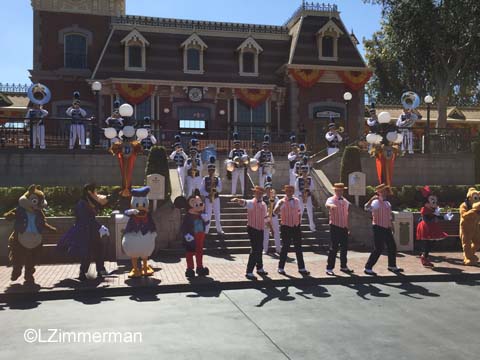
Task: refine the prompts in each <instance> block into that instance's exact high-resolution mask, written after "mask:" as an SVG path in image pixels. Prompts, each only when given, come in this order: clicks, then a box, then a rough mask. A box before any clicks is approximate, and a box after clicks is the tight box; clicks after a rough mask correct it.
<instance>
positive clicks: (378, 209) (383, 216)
mask: <svg viewBox="0 0 480 360" xmlns="http://www.w3.org/2000/svg"><path fill="white" fill-rule="evenodd" d="M366 209H367V210H369V211H371V212H372V224H373V225H378V226H380V227H383V228H386V229H389V228H391V227H392V205H390V203H389V202H388V201H386V200H382V199H380V198H378V199H375V200H373V201H372V204H371V205H370V208H366Z"/></svg>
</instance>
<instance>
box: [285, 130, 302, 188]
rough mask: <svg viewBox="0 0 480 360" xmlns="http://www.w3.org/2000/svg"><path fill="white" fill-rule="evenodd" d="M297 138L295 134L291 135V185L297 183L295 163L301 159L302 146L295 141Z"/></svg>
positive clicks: (289, 161)
mask: <svg viewBox="0 0 480 360" xmlns="http://www.w3.org/2000/svg"><path fill="white" fill-rule="evenodd" d="M295 140H296V137H295V135H292V136H290V148H291V150H292V151H290V152H289V153H288V156H287V158H288V163H289V165H290V170H289V175H290V182H289V183H290V185H295V181H296V180H297V173H296V169H295V164H296V163H297V162H298V161H299V160H300V159H301V155H300V148H299V147H298V144H297V143H296V142H295Z"/></svg>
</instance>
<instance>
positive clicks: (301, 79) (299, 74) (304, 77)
mask: <svg viewBox="0 0 480 360" xmlns="http://www.w3.org/2000/svg"><path fill="white" fill-rule="evenodd" d="M288 73H289V74H290V75H292V77H293V78H294V79H295V81H296V82H297V83H298V85H300V86H301V87H303V88H311V87H312V86H313V85H315V84H316V83H317V82H318V80H319V79H320V78H321V77H322V75H323V74H324V73H325V70H313V69H288Z"/></svg>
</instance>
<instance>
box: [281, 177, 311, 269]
mask: <svg viewBox="0 0 480 360" xmlns="http://www.w3.org/2000/svg"><path fill="white" fill-rule="evenodd" d="M283 190H284V191H285V194H286V196H285V197H284V198H283V199H281V200H280V201H279V202H278V203H277V206H275V209H274V210H273V212H274V213H275V214H277V215H278V214H280V219H281V224H282V225H281V227H280V231H281V234H282V250H281V251H280V261H279V263H278V273H279V274H283V275H284V274H285V269H284V268H285V262H286V261H287V255H288V251H289V250H290V245H291V243H292V242H293V244H294V246H295V253H296V257H297V266H298V272H299V273H300V274H302V275H304V276H307V275H309V274H310V272H309V271H308V270H307V269H306V268H305V262H304V260H303V251H302V231H301V229H300V225H301V222H302V210H301V209H302V207H301V204H300V200H299V199H298V198H297V197H295V196H294V195H293V193H294V191H295V188H294V187H293V186H291V185H285V186H284V188H283Z"/></svg>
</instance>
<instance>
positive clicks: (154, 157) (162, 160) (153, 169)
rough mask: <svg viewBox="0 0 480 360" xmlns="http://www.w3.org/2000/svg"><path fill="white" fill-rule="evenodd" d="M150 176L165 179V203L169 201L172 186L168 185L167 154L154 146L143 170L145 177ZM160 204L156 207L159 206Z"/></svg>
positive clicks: (162, 148) (161, 147) (159, 147)
mask: <svg viewBox="0 0 480 360" xmlns="http://www.w3.org/2000/svg"><path fill="white" fill-rule="evenodd" d="M150 174H160V175H163V176H164V177H165V201H169V200H170V195H171V194H172V186H171V184H170V170H169V167H168V160H167V152H166V150H165V147H163V146H154V147H153V148H152V149H151V150H150V154H149V155H148V159H147V166H146V168H145V176H147V175H150ZM162 203H163V202H160V204H159V205H158V206H161V205H162Z"/></svg>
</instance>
